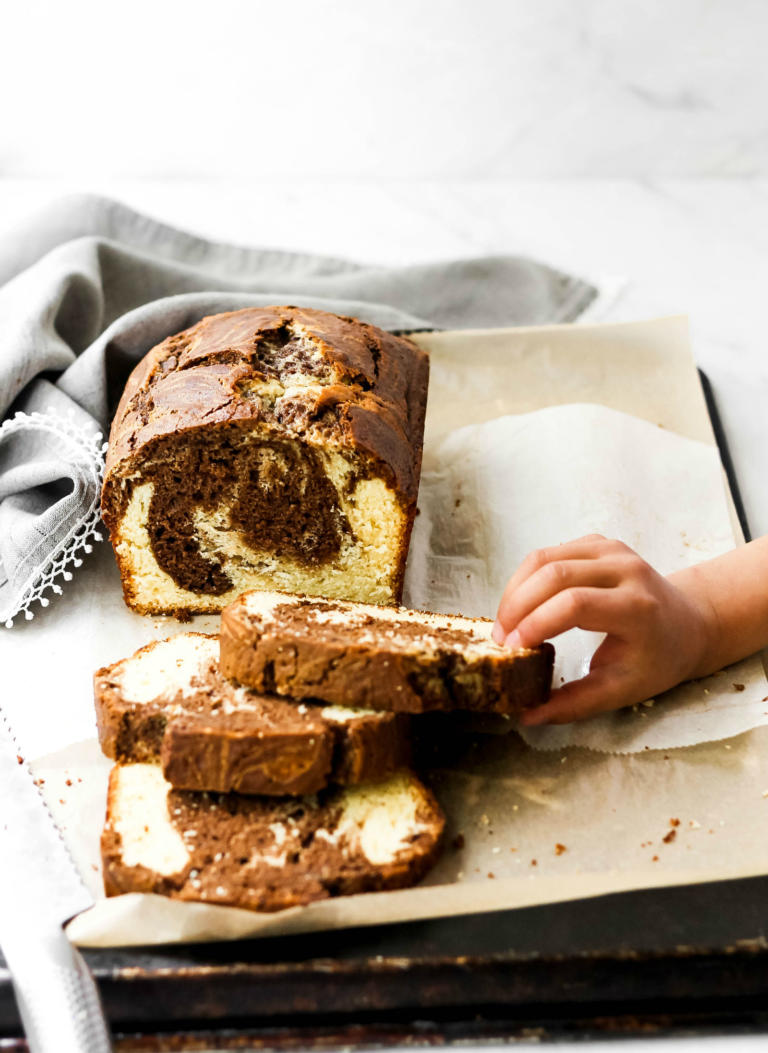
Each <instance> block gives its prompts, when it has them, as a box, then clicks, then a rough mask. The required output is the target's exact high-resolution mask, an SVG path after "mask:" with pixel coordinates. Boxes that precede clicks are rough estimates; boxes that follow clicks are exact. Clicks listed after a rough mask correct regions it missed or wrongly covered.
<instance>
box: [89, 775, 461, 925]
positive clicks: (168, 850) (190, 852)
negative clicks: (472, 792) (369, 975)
mask: <svg viewBox="0 0 768 1053" xmlns="http://www.w3.org/2000/svg"><path fill="white" fill-rule="evenodd" d="M443 826H444V818H443V815H442V812H441V811H440V807H439V805H438V804H437V802H436V801H435V800H434V798H433V797H432V795H431V794H430V793H429V791H428V790H427V789H426V788H425V787H424V786H423V785H422V784H421V783H420V782H419V780H418V779H417V778H416V777H415V776H414V775H411V774H410V773H408V772H398V773H396V774H394V775H391V776H390V777H389V778H387V779H385V780H383V781H380V782H375V783H365V784H363V785H361V786H356V787H347V788H344V789H339V788H334V789H331V790H326V791H323V792H321V793H320V794H319V795H317V796H310V797H301V798H267V797H243V796H240V795H239V794H225V795H217V794H207V793H190V792H188V791H185V790H175V789H173V787H172V786H171V785H170V784H169V783H167V782H166V781H165V779H163V776H162V773H161V771H160V768H159V767H158V766H157V765H156V764H117V765H115V767H114V768H113V769H112V773H111V775H110V780H109V791H108V796H107V815H106V823H105V827H104V832H103V834H102V838H101V853H102V861H103V867H104V888H105V891H106V893H107V895H108V896H115V895H119V894H120V893H123V892H156V893H159V894H161V895H164V896H171V897H173V898H174V899H182V900H198V901H202V902H207V903H216V904H227V905H229V906H234V907H247V908H248V909H250V910H259V911H275V910H282V909H284V908H286V907H295V906H298V905H300V904H303V903H309V902H311V901H312V900H318V899H327V898H328V897H330V896H340V895H348V894H350V893H353V892H369V891H374V890H379V889H393V888H403V887H405V886H407V885H412V884H414V883H415V882H417V881H418V880H419V879H420V878H421V877H423V876H424V874H426V872H427V870H428V869H429V868H430V866H431V865H432V864H433V862H434V861H435V860H436V858H437V855H438V851H439V844H440V838H441V835H442V832H443Z"/></svg>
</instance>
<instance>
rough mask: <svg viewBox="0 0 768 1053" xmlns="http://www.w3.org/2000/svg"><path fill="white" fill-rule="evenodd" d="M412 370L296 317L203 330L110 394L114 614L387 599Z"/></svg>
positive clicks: (344, 323)
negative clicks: (275, 596)
mask: <svg viewBox="0 0 768 1053" xmlns="http://www.w3.org/2000/svg"><path fill="white" fill-rule="evenodd" d="M428 375H429V362H428V358H427V355H426V353H425V352H424V351H422V350H421V349H419V348H418V347H417V346H416V345H415V344H414V343H412V342H411V341H409V340H406V339H403V338H399V337H395V336H393V335H392V334H390V333H387V332H384V331H383V330H381V329H378V328H376V327H374V326H371V325H367V324H364V323H362V322H359V321H357V320H355V319H353V318H343V317H339V316H336V315H332V314H327V313H325V312H323V311H312V310H305V309H302V308H298V307H265V308H260V307H259V308H246V309H245V310H241V311H233V312H230V313H226V314H219V315H213V316H210V317H207V318H203V319H202V320H201V321H200V322H198V323H197V324H196V325H193V326H192V327H191V328H190V329H187V330H185V331H184V332H182V333H178V334H177V335H175V336H171V337H169V338H168V339H166V340H164V341H163V342H162V343H161V344H159V345H158V346H157V347H155V348H153V349H152V350H151V351H150V352H149V353H148V354H147V355H146V356H145V358H144V359H143V360H142V361H141V362H140V363H139V364H138V366H137V367H136V368H135V369H134V371H133V373H132V374H131V376H130V378H129V380H128V383H127V385H126V388H125V391H124V393H123V397H122V399H121V400H120V404H119V406H118V409H117V412H116V415H115V418H114V421H113V424H112V429H111V432H110V441H109V452H108V455H107V465H106V474H105V478H104V486H103V491H102V515H103V518H104V522H105V524H106V526H107V528H108V530H109V534H110V539H111V542H112V545H113V547H114V550H115V554H116V558H117V562H118V565H119V567H120V573H121V577H122V583H123V593H124V596H125V601H126V603H127V604H128V606H129V607H132V608H133V609H134V610H136V611H138V612H139V613H142V614H155V613H163V614H175V615H176V616H178V617H181V618H184V617H188V616H189V615H191V614H194V613H198V612H206V611H207V612H213V611H218V610H221V609H222V608H223V607H224V606H226V604H227V603H229V602H231V601H232V600H233V599H234V598H235V597H236V596H237V595H239V594H240V593H241V592H243V591H244V590H245V589H247V588H279V589H283V590H285V591H288V592H302V593H307V594H311V595H322V596H332V597H345V598H351V599H359V600H365V601H367V602H371V603H377V604H391V603H396V602H398V601H399V599H400V596H401V592H402V583H403V574H404V571H405V560H406V556H407V553H408V543H409V539H410V533H411V527H412V525H413V519H414V515H415V510H416V497H417V493H418V485H419V474H420V470H421V454H422V443H423V431H424V414H425V407H426V397H427V383H428Z"/></svg>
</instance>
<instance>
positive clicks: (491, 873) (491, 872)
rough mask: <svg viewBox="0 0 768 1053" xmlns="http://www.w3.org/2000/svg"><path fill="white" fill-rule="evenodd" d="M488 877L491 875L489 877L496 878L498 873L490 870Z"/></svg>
mask: <svg viewBox="0 0 768 1053" xmlns="http://www.w3.org/2000/svg"><path fill="white" fill-rule="evenodd" d="M488 877H489V878H495V877H496V875H495V874H494V873H493V871H492V870H489V871H488Z"/></svg>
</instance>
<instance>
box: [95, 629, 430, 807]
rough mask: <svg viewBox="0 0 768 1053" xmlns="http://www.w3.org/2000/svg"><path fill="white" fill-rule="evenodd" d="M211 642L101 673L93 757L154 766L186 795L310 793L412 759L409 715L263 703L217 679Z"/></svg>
mask: <svg viewBox="0 0 768 1053" xmlns="http://www.w3.org/2000/svg"><path fill="white" fill-rule="evenodd" d="M218 658H219V642H218V639H217V638H216V637H215V636H206V635H204V634H202V633H180V634H179V635H178V636H174V637H171V638H170V639H168V640H161V641H157V642H155V643H151V644H149V645H148V646H146V647H142V648H141V649H140V650H139V651H137V652H136V653H135V654H134V655H132V656H131V657H130V658H125V659H122V660H121V661H119V662H114V663H113V664H112V665H110V666H106V667H105V668H103V669H99V670H98V671H97V672H96V674H95V676H94V699H95V704H96V719H97V724H98V729H99V740H100V743H101V748H102V750H103V751H104V753H105V754H106V755H107V756H108V757H112V758H114V759H115V760H118V761H121V762H154V763H156V764H157V763H158V762H159V763H160V764H161V765H162V771H163V774H164V776H165V778H166V779H167V780H168V782H169V783H171V784H172V785H173V786H174V787H176V788H179V789H186V790H211V791H219V792H228V791H237V792H239V793H248V794H267V795H275V794H277V795H283V794H308V793H314V792H315V791H317V790H320V789H322V788H323V787H325V786H327V785H328V784H331V783H333V784H340V785H352V784H357V783H360V782H367V781H370V780H376V779H381V778H384V777H385V776H387V775H391V774H392V773H393V772H394V771H396V770H397V769H399V768H401V767H403V766H404V765H406V764H408V762H409V760H410V752H411V751H410V724H409V720H408V717H407V716H403V715H398V714H393V713H378V712H375V711H372V710H365V709H359V708H348V707H341V706H321V705H320V706H318V705H312V704H304V703H299V702H294V701H292V700H289V699H285V698H279V697H276V696H274V695H264V694H260V693H258V692H256V691H252V690H250V689H249V688H246V687H241V686H239V685H237V684H234V683H232V682H231V681H229V680H227V679H225V678H224V677H223V676H222V675H221V673H220V672H219V663H218Z"/></svg>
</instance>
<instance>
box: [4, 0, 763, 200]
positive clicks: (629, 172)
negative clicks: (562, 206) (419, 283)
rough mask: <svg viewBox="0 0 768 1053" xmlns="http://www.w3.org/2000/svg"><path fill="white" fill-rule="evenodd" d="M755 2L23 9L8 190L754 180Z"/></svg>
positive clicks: (9, 117)
mask: <svg viewBox="0 0 768 1053" xmlns="http://www.w3.org/2000/svg"><path fill="white" fill-rule="evenodd" d="M766 51H768V18H767V13H766V4H765V0H383V2H378V3H371V2H370V0H293V2H291V0H268V2H265V0H216V2H209V3H194V2H191V0H131V2H130V3H124V4H118V3H109V2H105V0H70V2H68V3H60V2H58V0H56V2H54V0H23V2H15V3H10V2H8V3H6V4H5V5H4V10H3V54H2V65H1V67H0V100H2V102H0V106H2V141H1V142H0V174H2V175H5V176H40V175H43V176H62V175H64V176H68V177H72V176H76V177H78V178H85V179H92V178H94V177H103V176H139V177H146V176H159V177H163V178H177V177H179V176H223V177H232V176H236V177H241V178H247V179H249V180H256V181H258V180H263V179H270V178H274V177H280V178H283V177H286V178H291V179H293V178H297V177H312V178H319V179H339V178H343V179H353V180H356V179H387V180H406V179H414V178H417V179H422V178H435V179H495V178H507V177H541V176H544V177H563V176H579V177H581V176H587V177H632V178H647V177H659V176H706V177H711V176H753V175H758V174H763V173H765V172H766V166H768V104H767V103H766V99H768V62H766Z"/></svg>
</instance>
